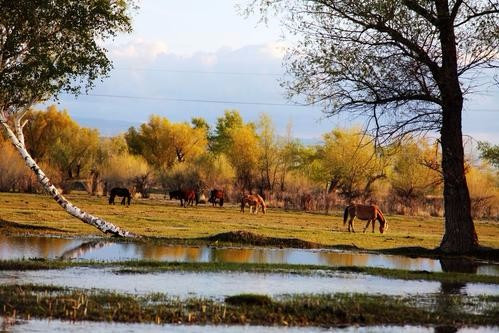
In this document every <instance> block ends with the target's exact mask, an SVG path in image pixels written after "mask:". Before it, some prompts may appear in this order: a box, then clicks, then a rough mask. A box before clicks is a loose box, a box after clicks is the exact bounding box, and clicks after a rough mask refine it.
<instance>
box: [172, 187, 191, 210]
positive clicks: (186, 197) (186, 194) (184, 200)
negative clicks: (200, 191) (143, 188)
mask: <svg viewBox="0 0 499 333" xmlns="http://www.w3.org/2000/svg"><path fill="white" fill-rule="evenodd" d="M169 194H170V200H172V199H178V200H180V206H182V207H184V208H186V207H187V206H188V205H191V206H193V205H194V201H196V206H197V204H198V196H197V195H196V191H194V190H177V191H170V193H169Z"/></svg>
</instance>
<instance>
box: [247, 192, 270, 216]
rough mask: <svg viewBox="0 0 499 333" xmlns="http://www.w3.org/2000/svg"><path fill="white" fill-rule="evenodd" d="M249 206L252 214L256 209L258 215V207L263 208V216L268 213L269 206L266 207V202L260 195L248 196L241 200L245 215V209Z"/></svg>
mask: <svg viewBox="0 0 499 333" xmlns="http://www.w3.org/2000/svg"><path fill="white" fill-rule="evenodd" d="M246 204H248V206H249V210H250V214H251V213H253V211H252V209H253V207H254V208H255V211H254V213H255V214H258V206H261V207H262V212H263V214H265V213H266V210H267V206H266V205H265V201H264V200H263V198H262V197H261V196H260V195H258V194H246V195H244V196H243V197H242V199H241V212H243V213H244V207H245V206H246Z"/></svg>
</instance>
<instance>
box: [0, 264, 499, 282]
mask: <svg viewBox="0 0 499 333" xmlns="http://www.w3.org/2000/svg"><path fill="white" fill-rule="evenodd" d="M71 267H94V268H104V267H111V268H115V269H116V270H115V272H116V273H121V274H147V273H154V272H170V271H185V272H252V273H282V274H302V275H310V274H318V275H321V274H322V275H323V274H334V273H338V272H347V273H359V274H369V275H375V276H381V277H385V278H389V279H402V280H428V281H439V282H448V283H468V282H473V283H486V284H499V276H491V275H480V274H469V273H445V272H427V271H408V270H401V269H389V268H376V267H358V266H344V267H331V266H316V265H291V264H255V263H188V262H163V261H149V260H131V261H121V262H104V261H63V260H0V271H6V270H15V271H26V270H55V269H65V268H71Z"/></svg>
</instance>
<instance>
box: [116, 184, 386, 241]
mask: <svg viewBox="0 0 499 333" xmlns="http://www.w3.org/2000/svg"><path fill="white" fill-rule="evenodd" d="M133 194H134V193H133V192H130V190H129V189H127V188H123V187H115V188H113V189H112V190H111V192H110V194H109V204H110V205H114V199H115V198H116V197H120V198H122V200H121V204H122V205H126V206H127V207H128V206H130V203H131V201H132V196H133ZM168 194H169V195H170V200H174V199H176V200H180V206H181V207H185V208H186V207H187V206H194V203H196V206H197V205H198V204H199V202H200V200H199V199H200V196H199V192H198V191H196V190H194V189H187V190H175V191H170V192H169V193H168ZM208 202H209V203H211V204H212V205H213V207H215V206H216V205H217V204H218V205H219V206H220V207H223V205H224V191H223V190H220V189H213V190H211V191H210V198H209V199H208ZM240 203H241V212H242V213H244V208H245V207H246V206H248V207H249V212H250V214H251V213H254V214H258V209H259V208H260V209H261V211H262V213H263V214H265V213H266V212H267V205H266V204H265V200H264V199H263V198H262V196H260V195H259V194H244V195H243V196H242V198H241V201H240ZM355 218H358V219H359V220H364V221H367V224H366V225H365V227H364V231H363V232H366V230H367V228H368V227H369V224H371V225H372V232H373V233H374V225H375V222H376V221H378V222H379V232H380V233H384V232H385V231H386V230H387V229H388V221H387V220H386V219H385V217H384V215H383V213H382V212H381V210H380V209H379V207H378V206H376V205H357V204H353V205H349V206H347V207H346V208H345V211H344V213H343V226H344V225H345V224H346V223H347V220H348V227H347V229H348V232H355V229H354V227H353V222H354V220H355Z"/></svg>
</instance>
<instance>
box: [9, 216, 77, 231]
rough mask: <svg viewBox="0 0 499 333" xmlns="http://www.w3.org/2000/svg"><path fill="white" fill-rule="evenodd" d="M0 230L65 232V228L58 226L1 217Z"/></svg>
mask: <svg viewBox="0 0 499 333" xmlns="http://www.w3.org/2000/svg"><path fill="white" fill-rule="evenodd" d="M0 230H1V231H4V230H5V231H7V232H8V231H19V230H22V231H33V230H36V231H42V232H43V231H55V232H61V233H67V231H66V230H63V229H59V228H53V227H45V226H39V225H35V224H25V223H17V222H11V221H6V220H3V219H0Z"/></svg>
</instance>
